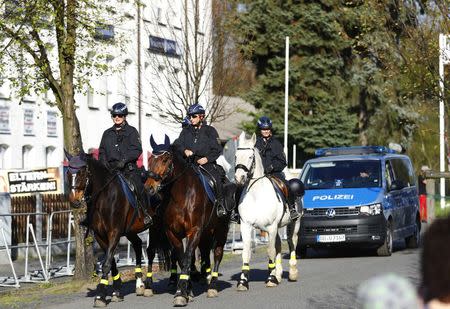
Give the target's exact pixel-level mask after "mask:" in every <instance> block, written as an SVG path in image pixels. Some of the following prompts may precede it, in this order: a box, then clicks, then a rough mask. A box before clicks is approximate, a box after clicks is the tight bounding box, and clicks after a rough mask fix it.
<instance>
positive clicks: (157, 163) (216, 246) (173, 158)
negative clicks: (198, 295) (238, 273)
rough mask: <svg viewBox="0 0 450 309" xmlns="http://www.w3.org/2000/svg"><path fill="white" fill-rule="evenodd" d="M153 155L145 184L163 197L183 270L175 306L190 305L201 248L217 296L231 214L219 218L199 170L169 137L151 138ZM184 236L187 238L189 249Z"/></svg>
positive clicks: (210, 293) (211, 294)
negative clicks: (192, 271) (159, 142)
mask: <svg viewBox="0 0 450 309" xmlns="http://www.w3.org/2000/svg"><path fill="white" fill-rule="evenodd" d="M150 144H151V145H152V148H153V155H152V156H151V157H150V158H149V160H148V173H149V177H148V178H147V181H146V183H145V187H146V188H147V189H148V190H149V191H150V193H159V194H160V195H161V198H162V203H161V206H160V207H161V209H162V211H163V217H162V220H163V224H164V230H165V232H166V234H167V236H168V238H169V241H170V243H171V244H172V246H173V248H174V249H175V250H176V256H177V259H178V264H179V265H180V268H181V273H180V276H179V280H178V285H177V291H176V293H175V299H174V306H186V305H187V303H188V300H189V297H190V296H191V293H192V290H191V282H190V279H191V278H190V276H189V270H190V266H191V265H192V262H193V260H194V259H195V254H194V252H195V249H196V248H197V247H199V248H200V251H201V259H202V266H201V273H202V274H203V275H205V276H208V275H209V277H210V278H211V280H210V283H209V286H208V297H216V296H217V295H218V291H217V280H218V275H219V265H220V262H221V260H222V256H223V247H224V245H225V242H226V238H227V233H228V225H229V217H228V216H226V217H222V218H218V216H217V211H216V207H215V206H214V204H213V203H212V202H211V201H210V200H209V199H208V195H207V193H206V192H205V189H204V187H203V185H202V183H201V181H200V179H199V176H198V174H197V173H196V171H195V169H198V168H199V167H197V166H195V165H193V164H190V163H187V162H185V161H184V159H183V158H181V157H180V156H179V155H178V154H177V152H176V151H175V150H174V149H173V148H172V147H171V146H170V141H169V139H168V138H167V136H166V140H165V143H164V144H163V145H157V144H156V143H155V141H154V140H153V137H151V138H150ZM183 238H186V245H185V249H184V248H183V242H182V241H183ZM212 249H213V250H214V269H213V271H212V272H211V273H210V274H208V272H210V271H211V262H210V257H209V255H210V252H211V250H212Z"/></svg>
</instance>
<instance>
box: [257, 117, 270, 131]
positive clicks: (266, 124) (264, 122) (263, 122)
mask: <svg viewBox="0 0 450 309" xmlns="http://www.w3.org/2000/svg"><path fill="white" fill-rule="evenodd" d="M258 129H260V130H267V129H272V120H270V118H269V117H267V116H262V117H261V118H259V119H258Z"/></svg>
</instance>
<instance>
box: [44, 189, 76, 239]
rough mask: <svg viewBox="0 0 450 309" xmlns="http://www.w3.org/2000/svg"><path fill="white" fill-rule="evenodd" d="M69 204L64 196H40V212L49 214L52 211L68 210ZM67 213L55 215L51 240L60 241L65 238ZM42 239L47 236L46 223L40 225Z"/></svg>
mask: <svg viewBox="0 0 450 309" xmlns="http://www.w3.org/2000/svg"><path fill="white" fill-rule="evenodd" d="M69 209H70V202H69V201H68V200H67V198H66V197H65V195H64V194H46V195H43V196H42V211H43V212H45V213H47V214H49V215H50V214H51V213H52V212H54V211H60V210H69ZM68 220H69V213H60V214H55V216H54V218H53V236H52V238H53V239H61V238H66V237H67V231H68V227H67V222H68ZM42 234H43V235H42V237H43V238H45V237H46V235H47V222H46V221H45V222H43V225H42Z"/></svg>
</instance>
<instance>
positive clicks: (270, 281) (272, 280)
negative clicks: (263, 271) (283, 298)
mask: <svg viewBox="0 0 450 309" xmlns="http://www.w3.org/2000/svg"><path fill="white" fill-rule="evenodd" d="M278 284H280V282H279V281H278V279H277V277H276V276H275V275H269V277H268V278H267V280H266V287H268V288H273V287H276V286H278Z"/></svg>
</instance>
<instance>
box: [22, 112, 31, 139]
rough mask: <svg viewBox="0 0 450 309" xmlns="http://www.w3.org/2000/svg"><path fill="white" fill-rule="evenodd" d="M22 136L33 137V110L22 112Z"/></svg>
mask: <svg viewBox="0 0 450 309" xmlns="http://www.w3.org/2000/svg"><path fill="white" fill-rule="evenodd" d="M23 135H25V136H34V110H32V109H24V110H23Z"/></svg>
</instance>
